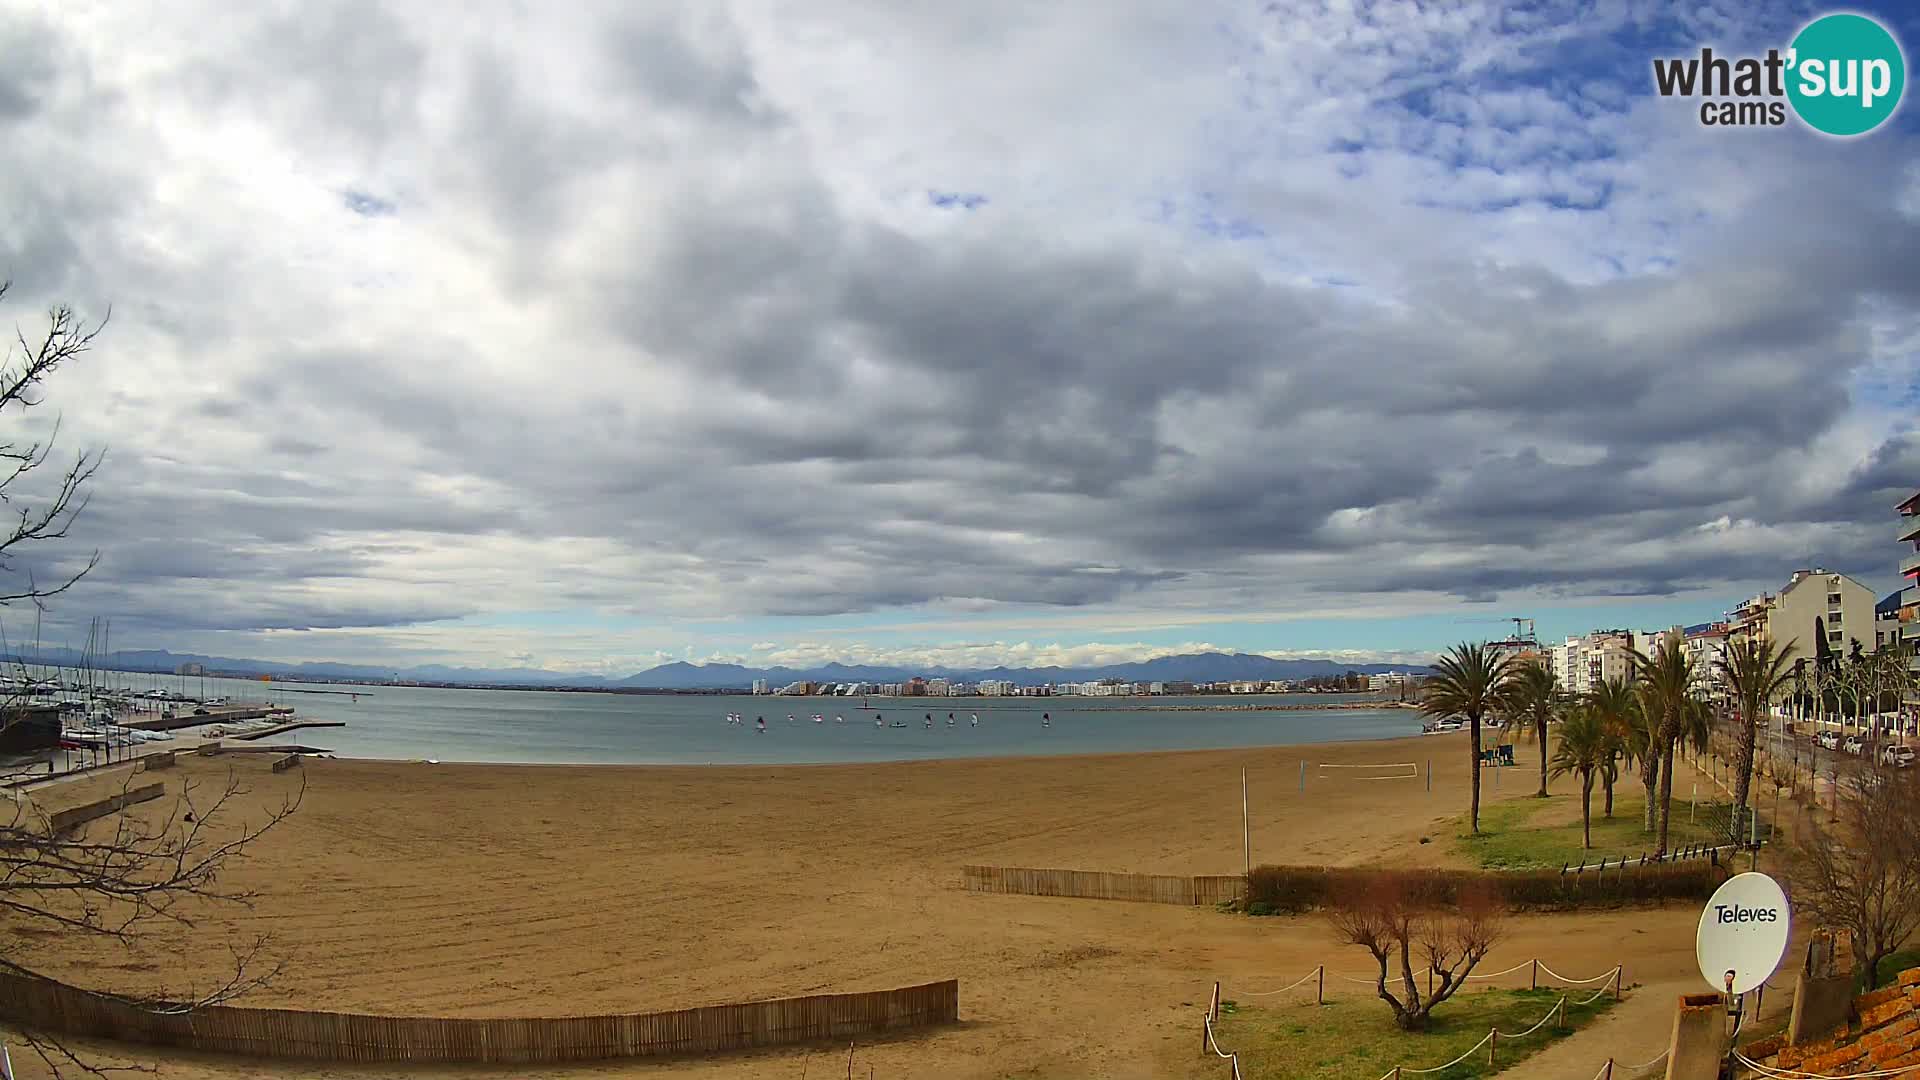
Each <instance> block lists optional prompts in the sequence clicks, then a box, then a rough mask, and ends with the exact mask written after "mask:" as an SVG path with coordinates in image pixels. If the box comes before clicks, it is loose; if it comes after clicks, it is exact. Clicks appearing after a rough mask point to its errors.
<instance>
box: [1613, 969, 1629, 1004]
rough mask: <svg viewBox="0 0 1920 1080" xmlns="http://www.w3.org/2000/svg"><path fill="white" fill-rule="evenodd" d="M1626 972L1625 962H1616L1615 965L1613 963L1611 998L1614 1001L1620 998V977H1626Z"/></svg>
mask: <svg viewBox="0 0 1920 1080" xmlns="http://www.w3.org/2000/svg"><path fill="white" fill-rule="evenodd" d="M1626 974H1627V967H1626V965H1625V964H1616V965H1614V968H1613V1000H1615V1001H1619V1000H1620V980H1621V979H1623V978H1625V977H1626Z"/></svg>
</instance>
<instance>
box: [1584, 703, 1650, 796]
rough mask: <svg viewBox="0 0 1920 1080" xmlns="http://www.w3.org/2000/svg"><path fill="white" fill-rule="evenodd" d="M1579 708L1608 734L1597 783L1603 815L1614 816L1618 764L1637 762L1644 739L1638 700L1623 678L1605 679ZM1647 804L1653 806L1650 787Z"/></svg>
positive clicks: (1643, 727)
mask: <svg viewBox="0 0 1920 1080" xmlns="http://www.w3.org/2000/svg"><path fill="white" fill-rule="evenodd" d="M1582 707H1584V708H1585V709H1587V710H1588V711H1590V712H1592V713H1593V714H1594V716H1595V717H1596V718H1597V719H1598V720H1599V722H1600V726H1601V728H1602V729H1604V730H1605V731H1606V733H1607V753H1606V758H1605V760H1604V761H1602V762H1601V765H1600V782H1601V784H1602V785H1604V787H1605V789H1606V811H1605V813H1606V816H1607V817H1612V816H1613V785H1614V781H1616V780H1618V779H1619V778H1620V763H1621V762H1628V763H1631V762H1634V761H1638V760H1639V756H1638V755H1639V753H1640V748H1641V747H1643V746H1645V745H1646V740H1645V739H1644V738H1640V737H1639V736H1640V735H1642V734H1644V732H1645V725H1643V724H1640V723H1639V715H1640V701H1639V699H1638V698H1636V697H1634V694H1633V686H1632V684H1631V683H1629V682H1627V681H1626V680H1625V679H1608V680H1606V681H1605V682H1602V683H1600V684H1599V685H1598V686H1595V687H1594V688H1593V689H1592V690H1589V691H1587V695H1586V700H1585V701H1584V702H1582ZM1647 805H1648V806H1652V805H1653V795H1652V790H1651V787H1649V791H1648V795H1647Z"/></svg>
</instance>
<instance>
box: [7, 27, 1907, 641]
mask: <svg viewBox="0 0 1920 1080" xmlns="http://www.w3.org/2000/svg"><path fill="white" fill-rule="evenodd" d="M1676 20H1677V21H1676ZM210 22H217V24H218V25H220V26H221V27H222V28H223V32H222V33H221V34H217V35H209V34H205V33H203V32H202V28H203V27H204V26H206V25H209V24H210ZM1789 22H1791V19H1790V18H1789V17H1787V16H1786V15H1784V14H1783V13H1781V12H1771V11H1768V12H1756V11H1753V10H1750V9H1742V10H1741V11H1740V12H1737V13H1736V12H1732V11H1726V12H1706V13H1693V12H1689V13H1678V14H1676V13H1673V12H1669V11H1668V10H1667V7H1666V6H1665V5H1655V4H1650V3H1637V2H1636V3H1610V4H1606V5H1600V6H1598V7H1595V6H1593V5H1586V4H1566V5H1558V6H1555V7H1553V8H1552V9H1551V10H1547V11H1543V12H1541V13H1539V14H1538V15H1537V16H1526V15H1522V14H1517V13H1514V12H1510V11H1508V10H1507V9H1506V8H1505V7H1504V6H1502V5H1495V4H1458V5H1446V6H1442V7H1434V6H1431V5H1429V6H1427V7H1424V8H1422V7H1419V6H1408V5H1373V4H1359V5H1354V6H1353V7H1352V9H1351V10H1349V9H1348V8H1347V7H1346V6H1344V5H1317V4H1290V5H1280V6H1278V7H1275V6H1269V7H1267V8H1265V9H1261V10H1258V11H1256V10H1253V9H1246V8H1241V7H1233V6H1227V5H1222V6H1220V7H1219V9H1218V10H1207V11H1200V10H1195V9H1194V8H1192V6H1191V5H1183V4H1172V3H1166V4H1146V5H1133V6H1129V7H1127V8H1126V9H1125V10H1116V9H1115V8H1114V7H1113V6H1112V5H1107V4H1094V3H1090V2H1078V3H1066V4H1060V5H1052V6H1047V7H1034V6H1032V5H1016V4H990V5H987V6H985V7H982V6H980V5H974V6H973V7H969V8H966V9H964V10H962V9H954V10H952V11H948V10H945V9H941V10H934V9H925V8H908V7H901V6H899V5H892V4H881V3H875V2H856V0H847V2H828V0H821V2H818V3H809V4H806V5H801V6H795V5H776V4H771V3H767V2H765V0H741V2H737V3H732V4H726V5H721V6H713V5H680V6H673V5H669V6H667V7H653V8H649V9H648V10H647V11H646V12H645V13H639V14H635V13H633V12H631V11H629V10H628V9H627V8H623V7H621V6H620V5H613V4H590V5H587V6H584V7H583V6H574V7H569V8H568V9H567V10H566V11H565V12H563V13H540V14H539V15H537V16H536V15H535V14H533V13H531V12H530V11H523V10H520V9H516V8H513V7H510V6H506V5H500V6H492V7H488V6H484V5H483V6H482V7H480V8H477V9H474V10H472V11H468V10H466V9H462V11H461V12H460V13H459V14H458V16H457V17H452V16H450V15H449V12H448V11H447V10H442V9H438V8H436V7H434V6H432V5H392V4H388V5H382V4H379V3H374V2H371V0H368V2H364V3H356V4H352V5H349V6H347V7H338V6H332V7H313V6H301V5H284V6H282V7H281V8H279V9H276V10H266V9H261V10H258V11H256V10H255V9H248V10H247V11H245V12H236V11H232V10H229V9H228V8H225V7H222V8H220V9H218V10H217V11H215V10H214V9H206V10H204V11H199V12H196V11H193V10H192V9H191V8H190V7H189V6H185V5H176V6H172V7H169V8H168V9H167V10H159V9H154V10H151V11H147V10H143V11H141V12H133V13H129V12H126V11H124V10H122V8H121V6H119V5H109V4H89V3H80V4H69V5H63V6H61V7H60V8H58V9H57V10H54V11H51V12H50V13H47V14H44V15H41V16H37V17H33V18H22V19H19V20H14V21H13V22H12V23H11V24H10V25H9V26H8V28H7V30H6V31H4V32H0V138H4V139H5V145H7V146H8V147H9V149H10V151H12V153H11V154H10V159H11V160H15V161H20V162H26V163H30V164H31V166H32V167H29V168H18V169H10V170H6V171H5V173H4V175H0V205H5V206H7V207H9V210H10V216H9V217H8V219H7V221H6V222H5V223H0V272H8V273H11V275H12V276H13V277H14V278H15V279H16V280H17V282H18V283H19V291H18V293H17V294H16V295H15V296H14V297H12V298H11V299H12V300H15V301H20V302H22V303H21V306H20V307H19V308H13V305H11V304H10V305H9V308H10V309H11V310H10V314H16V315H18V314H20V313H21V312H22V311H24V310H30V309H31V307H33V306H37V305H39V304H41V303H44V302H48V301H50V300H53V299H58V298H68V299H73V300H75V301H77V302H79V303H81V304H82V305H84V306H86V307H87V308H89V309H91V310H94V311H99V310H103V309H104V306H105V304H106V302H107V301H109V300H110V301H112V302H113V304H114V305H115V321H114V324H113V326H112V328H111V330H110V331H109V333H108V335H107V336H106V337H104V338H103V339H102V347H101V349H100V350H99V351H98V352H97V353H96V354H95V355H94V356H92V357H90V358H89V359H88V360H87V362H86V363H84V364H81V365H77V366H75V367H73V368H72V369H71V370H70V371H66V372H62V373H61V376H60V378H59V380H58V382H57V384H56V385H55V386H54V387H53V389H52V399H51V400H52V402H53V404H55V405H57V406H58V407H60V408H62V409H63V410H64V411H65V414H66V428H65V432H64V435H65V437H66V438H68V439H70V440H72V441H74V442H75V443H76V444H77V443H80V442H95V443H97V442H110V443H111V445H112V447H113V457H112V459H111V466H110V468H109V469H108V471H106V472H104V473H103V474H102V477H101V482H100V486H99V488H98V492H97V496H96V504H95V506H94V508H93V511H92V512H91V513H90V516H89V519H87V522H86V527H85V528H84V529H82V530H80V532H81V534H82V537H81V538H82V539H83V540H84V541H85V543H86V544H88V545H96V544H97V545H98V546H99V547H101V548H102V549H103V551H104V552H105V554H106V561H105V562H104V563H103V564H102V567H101V569H100V571H99V572H98V573H97V575H96V576H95V578H94V579H92V580H90V581H89V582H88V583H87V585H86V587H85V588H84V589H83V590H81V591H77V592H76V593H75V594H73V596H72V598H71V600H70V601H69V602H68V603H66V604H64V605H63V606H62V608H61V609H60V610H59V611H57V612H56V619H57V620H65V621H66V622H65V628H66V629H67V630H71V628H72V627H73V626H75V625H78V624H79V623H81V622H83V621H84V618H85V616H87V615H91V614H94V613H96V612H97V613H103V614H104V613H112V614H113V615H114V616H115V618H116V620H119V621H120V622H121V623H122V624H124V625H125V626H126V630H125V634H127V635H133V636H134V638H135V639H136V640H138V641H139V642H140V643H142V644H153V645H164V644H174V645H180V646H183V647H200V648H203V649H208V650H211V647H212V645H213V644H216V643H217V644H219V645H221V646H222V647H223V651H225V652H227V653H228V654H245V653H248V652H261V651H273V652H276V653H277V654H278V655H283V656H284V655H292V654H297V653H305V654H308V655H315V656H323V655H327V650H329V649H336V648H339V649H349V650H350V651H352V652H353V653H354V654H355V655H356V656H364V655H370V654H373V655H377V654H391V655H395V656H403V657H408V658H415V659H420V658H434V659H441V658H446V659H455V660H460V661H464V662H473V663H488V664H492V663H497V662H499V661H500V660H502V659H504V658H509V657H512V658H528V659H527V662H532V661H533V660H539V662H541V663H543V664H552V665H557V666H562V667H567V668H568V669H569V670H602V669H605V670H616V669H618V668H619V667H621V666H625V665H639V664H642V663H644V662H649V661H651V660H657V659H658V658H660V657H665V656H671V657H679V658H686V657H695V656H701V657H704V656H709V655H726V656H743V655H751V656H753V657H755V658H756V662H758V660H759V658H762V657H766V656H775V655H786V654H790V653H793V652H794V651H795V650H807V649H814V650H829V651H833V650H837V651H835V652H834V653H833V655H834V656H836V657H840V658H848V657H853V656H856V655H861V654H860V653H859V652H858V650H860V649H874V650H882V651H885V650H896V652H897V651H898V650H903V649H904V650H908V651H907V652H905V653H899V655H909V654H911V655H919V653H914V652H913V650H921V651H925V650H936V651H939V650H948V649H950V648H951V647H948V646H936V645H913V646H907V645H902V644H900V642H901V641H902V640H903V639H906V638H911V639H912V640H916V641H937V640H946V639H948V638H949V637H951V636H952V635H953V634H955V633H964V634H969V635H973V634H979V635H982V636H984V637H987V638H988V639H989V640H994V641H999V640H1001V639H1002V637H1004V638H1005V640H1008V641H1015V642H1021V644H1017V645H1006V646H1000V645H994V646H991V648H992V649H1002V648H1004V649H1005V650H1007V651H1005V652H1002V653H992V655H996V656H999V655H1005V656H1015V655H1028V652H1032V651H1033V650H1044V649H1055V648H1057V649H1061V650H1065V652H1062V653H1061V654H1060V655H1080V654H1079V653H1075V652H1073V650H1093V652H1091V653H1088V655H1106V653H1102V652H1100V650H1116V649H1119V650H1125V649H1137V648H1146V646H1118V645H1092V644H1088V645H1079V644H1072V643H1071V641H1072V640H1073V639H1072V638H1070V637H1069V636H1067V635H1076V636H1077V637H1078V638H1079V639H1081V640H1084V639H1088V638H1093V639H1100V638H1114V637H1115V636H1121V637H1124V636H1125V635H1132V634H1139V635H1146V634H1149V633H1151V632H1154V631H1159V632H1161V633H1162V634H1164V633H1165V632H1166V631H1167V630H1169V629H1170V628H1187V627H1194V628H1201V627H1214V626H1219V625H1222V624H1229V623H1235V622H1239V623H1254V622H1263V621H1275V620H1287V619H1291V620H1298V619H1301V618H1309V617H1377V618H1383V619H1384V618H1393V617H1397V616H1400V615H1405V614H1409V613H1417V612H1428V611H1433V610H1436V609H1439V608H1442V607H1444V606H1446V605H1448V604H1451V603H1455V602H1457V601H1458V599H1459V598H1460V597H1471V598H1474V599H1493V598H1495V597H1500V598H1503V599H1505V598H1512V599H1514V600H1516V601H1519V602H1547V601H1564V600H1565V599H1567V598H1569V597H1574V598H1578V597H1595V596H1610V595H1620V594H1635V593H1645V594H1654V595H1669V594H1676V593H1677V594H1693V593H1698V592H1702V591H1710V590H1715V589H1719V590H1722V591H1725V590H1727V589H1732V588H1736V587H1744V585H1745V584H1747V583H1750V582H1756V581H1767V580H1771V579H1772V578H1775V577H1778V576H1780V574H1782V573H1784V572H1785V570H1787V569H1790V568H1791V564H1793V563H1795V562H1797V561H1798V560H1800V559H1801V558H1802V557H1804V556H1805V555H1806V554H1807V553H1809V552H1813V553H1816V554H1818V555H1819V556H1820V557H1822V558H1824V559H1825V560H1826V561H1828V562H1829V564H1831V565H1834V566H1836V567H1840V568H1845V569H1850V570H1858V571H1859V572H1862V573H1869V572H1872V571H1874V570H1875V569H1876V568H1878V569H1886V568H1889V567H1890V566H1891V564H1892V561H1893V554H1892V553H1891V552H1890V550H1888V549H1887V535H1886V528H1885V527H1884V526H1885V521H1884V514H1885V503H1886V501H1887V500H1886V498H1885V497H1884V495H1885V492H1886V491H1887V490H1889V489H1890V488H1892V487H1894V486H1897V485H1899V484H1912V483H1913V482H1914V481H1913V479H1912V475H1911V474H1912V471H1913V470H1914V469H1915V468H1920V445H1917V444H1916V443H1915V441H1914V439H1915V437H1914V435H1913V433H1912V428H1911V426H1910V424H1909V423H1908V422H1907V421H1906V420H1905V417H1904V413H1903V412H1902V408H1903V407H1902V406H1887V405H1884V404H1878V405H1877V404H1876V401H1883V400H1885V399H1887V398H1889V397H1896V398H1898V399H1900V400H1904V396H1903V395H1910V394H1911V384H1912V383H1913V381H1914V379H1915V377H1916V374H1920V363H1916V355H1920V350H1917V349H1916V341H1920V330H1916V326H1920V318H1917V315H1920V277H1917V276H1916V274H1915V273H1914V271H1913V268H1912V265H1911V258H1910V256H1911V252H1912V250H1913V249H1914V246H1915V244H1916V242H1920V222H1917V220H1916V214H1915V211H1914V198H1913V195H1912V192H1913V190H1914V183H1915V181H1914V171H1913V165H1912V159H1913V156H1914V155H1913V138H1914V136H1913V134H1912V131H1911V128H1902V129H1899V130H1894V131H1889V132H1885V133H1883V134H1878V135H1876V136H1874V137H1873V138H1872V139H1869V140H1859V141H1856V142H1855V143H1851V144H1844V145H1843V144H1837V143H1831V142H1828V141H1824V140H1818V139H1815V138H1813V137H1811V136H1807V135H1805V134H1804V133H1801V132H1798V131H1764V132H1747V133H1740V132H1721V133H1714V134H1711V135H1710V134H1708V133H1705V132H1703V131H1702V130H1701V129H1700V127H1699V126H1698V125H1697V123H1696V122H1695V121H1694V120H1693V118H1692V115H1691V113H1690V112H1688V111H1687V110H1686V109H1685V108H1684V107H1678V108H1676V107H1675V105H1676V103H1673V102H1665V101H1657V100H1653V99H1650V98H1648V97H1647V96H1646V94H1645V89H1646V88H1645V85H1644V80H1645V77H1646V72H1645V65H1646V60H1647V57H1645V56H1642V55H1639V54H1638V53H1637V52H1634V51H1632V50H1630V49H1624V48H1622V47H1620V46H1618V45H1617V44H1616V43H1614V42H1611V41H1610V40H1609V39H1608V34H1609V33H1611V32H1612V31H1614V30H1617V29H1619V28H1621V27H1634V28H1636V29H1637V30H1639V31H1641V32H1642V33H1644V35H1645V37H1646V39H1647V40H1664V41H1668V42H1670V43H1672V45H1673V48H1674V49H1675V50H1676V51H1685V50H1686V48H1687V47H1689V44H1688V43H1689V42H1691V43H1694V44H1697V43H1698V41H1699V40H1700V38H1701V35H1706V34H1711V35H1714V36H1715V37H1716V39H1717V40H1722V41H1726V42H1729V43H1734V42H1741V43H1751V42H1764V41H1765V40H1767V39H1768V35H1772V34H1775V33H1776V32H1777V31H1778V30H1779V28H1780V26H1782V25H1784V24H1785V23H1789ZM1637 47H1638V46H1636V48H1637ZM1574 58H1580V61H1579V63H1580V65H1581V70H1578V71H1575V72H1573V74H1574V75H1578V76H1579V77H1578V78H1574V77H1563V76H1567V74H1568V73H1567V71H1566V70H1563V69H1562V66H1563V65H1566V64H1571V63H1573V62H1574ZM933 190H938V191H947V192H965V193H970V194H978V195H982V196H984V197H985V198H986V199H987V201H986V203H985V204H984V205H982V206H980V207H979V208H978V209H975V210H971V211H959V210H953V209H941V208H938V207H935V206H933V205H931V202H930V200H929V198H928V192H929V191H933ZM374 203H379V204H381V205H382V206H383V207H390V208H391V212H380V213H375V214H372V215H367V214H363V213H361V212H356V209H355V207H356V206H358V207H360V208H361V209H362V210H365V209H366V208H368V207H370V206H372V205H373V204H374ZM1329 282H1339V284H1328V283H1329ZM1906 411H1908V412H1910V408H1907V409H1906ZM1702 522H1710V523H1712V522H1724V523H1726V524H1725V525H1723V526H1720V527H1717V528H1714V529H1705V530H1703V529H1702V528H1701V523H1702ZM77 554H78V553H77V552H67V553H66V557H67V558H73V557H76V556H77ZM46 565H47V566H48V567H49V568H50V567H51V561H50V560H49V561H48V562H47V563H46ZM543 612H545V613H551V612H570V613H579V612H590V613H593V615H594V616H595V617H603V618H606V619H609V620H614V621H616V622H618V623H620V625H621V629H619V630H618V631H612V632H610V631H606V630H604V629H602V628H595V627H585V626H577V627H565V626H555V625H552V623H551V621H548V622H545V623H538V624H528V625H520V624H518V623H515V622H514V621H513V620H514V619H515V617H516V616H520V615H525V614H528V613H543ZM850 613H854V614H857V613H868V614H871V613H879V617H878V618H868V619H865V620H863V623H865V624H866V625H861V626H853V625H823V626H821V627H819V628H817V629H813V630H800V631H794V630H791V629H782V630H781V631H779V632H778V633H775V632H772V631H768V630H766V629H765V628H764V627H762V626H758V625H747V626H743V627H741V628H740V630H739V632H738V634H737V635H736V634H734V633H733V632H731V631H715V630H713V629H712V624H713V622H714V621H715V620H722V619H732V620H747V621H749V622H750V621H751V620H752V619H753V618H755V617H757V616H776V617H777V616H795V617H813V616H840V615H847V614H850ZM634 623H639V624H641V625H638V626H636V625H633V624H634ZM500 625H510V626H512V627H513V628H512V629H497V628H496V629H490V627H498V626H500ZM1193 632H1195V633H1212V632H1213V631H1212V630H1202V629H1195V630H1194V631H1193ZM1055 635H1061V636H1058V637H1056V636H1055ZM1034 641H1057V642H1060V644H1058V645H1047V646H1039V645H1033V644H1030V643H1031V642H1034ZM746 642H753V644H752V645H751V646H748V645H747V644H744V643H746ZM797 642H815V643H817V644H814V645H802V644H797ZM1021 650H1027V652H1022V651H1021ZM887 654H888V655H894V654H895V653H891V652H890V653H887ZM940 654H941V655H945V652H941V653H940ZM821 655H825V654H824V653H822V654H821ZM875 655H879V654H878V653H876V654H875ZM928 655H931V654H928ZM1034 655H1041V653H1034ZM1044 655H1053V654H1052V653H1044ZM1006 662H1011V661H1006Z"/></svg>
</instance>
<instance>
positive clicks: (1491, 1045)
mask: <svg viewBox="0 0 1920 1080" xmlns="http://www.w3.org/2000/svg"><path fill="white" fill-rule="evenodd" d="M1499 1046H1500V1029H1499V1028H1493V1029H1491V1030H1489V1031H1488V1032H1487V1068H1489V1069H1491V1068H1494V1067H1495V1065H1494V1060H1493V1052H1494V1051H1495V1050H1496V1049H1498V1048H1499Z"/></svg>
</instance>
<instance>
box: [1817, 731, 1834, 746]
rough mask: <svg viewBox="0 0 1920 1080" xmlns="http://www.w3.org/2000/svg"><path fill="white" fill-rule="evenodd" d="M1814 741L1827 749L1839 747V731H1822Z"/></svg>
mask: <svg viewBox="0 0 1920 1080" xmlns="http://www.w3.org/2000/svg"><path fill="white" fill-rule="evenodd" d="M1814 741H1815V742H1817V743H1819V744H1820V745H1821V746H1824V747H1826V748H1827V749H1829V750H1838V749H1840V733H1839V732H1837V731H1823V732H1821V733H1820V734H1819V735H1818V736H1817V737H1816V738H1815V739H1814Z"/></svg>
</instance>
